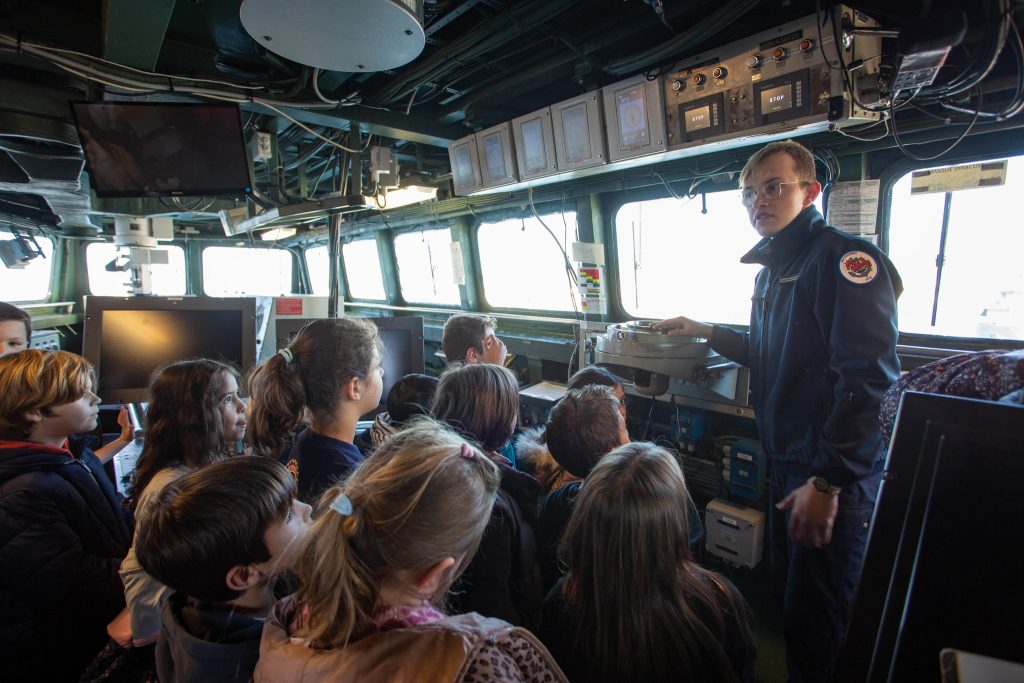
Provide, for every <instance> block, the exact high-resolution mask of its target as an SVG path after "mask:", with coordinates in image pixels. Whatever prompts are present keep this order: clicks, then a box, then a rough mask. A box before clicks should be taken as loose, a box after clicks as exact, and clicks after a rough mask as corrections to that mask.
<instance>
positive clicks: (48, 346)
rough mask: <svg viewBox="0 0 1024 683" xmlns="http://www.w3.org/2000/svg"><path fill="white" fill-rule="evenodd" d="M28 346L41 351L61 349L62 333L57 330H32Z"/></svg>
mask: <svg viewBox="0 0 1024 683" xmlns="http://www.w3.org/2000/svg"><path fill="white" fill-rule="evenodd" d="M28 347H29V348H30V349H39V350H40V351H60V333H59V332H57V330H32V339H31V341H29V343H28Z"/></svg>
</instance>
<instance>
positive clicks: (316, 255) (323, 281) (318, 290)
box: [304, 244, 331, 296]
mask: <svg viewBox="0 0 1024 683" xmlns="http://www.w3.org/2000/svg"><path fill="white" fill-rule="evenodd" d="M304 254H305V257H306V270H307V271H309V283H310V284H311V285H312V286H313V294H315V295H316V296H327V295H328V294H330V289H331V283H330V274H331V267H330V263H329V262H328V260H327V245H326V244H325V245H323V246H320V247H310V248H309V249H306V251H305V252H304Z"/></svg>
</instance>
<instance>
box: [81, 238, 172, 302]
mask: <svg viewBox="0 0 1024 683" xmlns="http://www.w3.org/2000/svg"><path fill="white" fill-rule="evenodd" d="M160 251H166V252H167V264H166V265H164V264H157V265H151V266H150V271H149V272H150V284H151V287H152V293H153V294H156V295H157V296H183V295H184V294H185V250H184V249H182V248H181V247H175V246H166V247H160ZM121 254H123V255H124V256H128V254H129V249H127V248H125V249H123V250H121V251H120V252H119V251H118V248H117V247H115V246H114V245H113V244H111V243H109V242H93V243H91V244H89V245H88V246H86V248H85V263H86V268H87V270H88V272H89V291H90V292H92V293H93V294H95V295H97V296H125V295H127V294H130V293H131V287H130V285H129V280H130V279H131V274H130V273H129V272H128V271H125V270H122V271H113V272H111V271H108V270H107V269H106V266H107V264H108V263H110V262H111V261H113V260H114V259H115V258H116V257H117V256H119V255H121Z"/></svg>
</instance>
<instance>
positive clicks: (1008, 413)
mask: <svg viewBox="0 0 1024 683" xmlns="http://www.w3.org/2000/svg"><path fill="white" fill-rule="evenodd" d="M1022 485H1024V406H1020V405H1014V404H1007V403H996V402H992V401H982V400H977V399H967V398H959V397H953V396H945V395H936V394H922V393H916V392H908V393H906V394H904V396H903V399H902V403H901V404H900V409H899V413H898V415H897V419H896V431H895V433H894V435H893V440H892V445H891V447H890V450H889V458H888V461H887V463H886V474H885V480H884V481H883V483H882V488H881V491H880V493H879V497H878V502H877V504H876V507H875V514H874V518H873V520H872V523H871V532H870V537H869V539H868V548H867V554H866V555H865V559H864V567H863V570H862V573H861V578H860V583H859V585H858V588H857V594H856V596H855V598H854V604H853V613H852V617H851V620H850V624H849V628H848V631H847V636H846V640H845V642H844V644H843V648H842V651H841V653H840V657H839V661H838V664H837V668H836V673H835V680H837V681H858V682H863V681H939V680H941V673H940V668H939V667H940V660H939V653H940V652H941V651H942V649H943V648H953V649H957V650H965V651H968V652H974V653H977V654H981V655H987V656H990V657H996V658H999V659H1008V660H1011V661H1021V660H1022V659H1024V651H1022V650H1021V627H1020V619H1021V615H1022V614H1024V582H1022V581H1021V577H1022V576H1024V543H1022V542H1021V539H1022V538H1024V494H1022V491H1021V487H1022Z"/></svg>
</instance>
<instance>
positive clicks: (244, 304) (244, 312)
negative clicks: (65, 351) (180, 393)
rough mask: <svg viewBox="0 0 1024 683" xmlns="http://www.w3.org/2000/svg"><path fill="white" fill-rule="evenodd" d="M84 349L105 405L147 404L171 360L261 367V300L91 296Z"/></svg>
mask: <svg viewBox="0 0 1024 683" xmlns="http://www.w3.org/2000/svg"><path fill="white" fill-rule="evenodd" d="M82 347H83V353H82V355H83V356H85V358H86V359H88V360H89V362H91V363H92V364H93V366H94V367H95V368H96V375H97V377H98V378H99V382H98V385H99V386H98V392H97V393H98V394H99V395H100V398H102V399H103V401H104V402H105V403H116V402H117V401H124V402H125V403H142V402H145V401H148V396H147V394H148V391H149V380H150V377H151V376H152V374H153V371H154V370H156V369H157V368H159V367H160V366H162V365H165V364H166V363H170V362H173V361H177V360H187V359H191V358H209V359H211V360H216V361H220V362H223V363H227V364H229V365H232V366H234V367H236V368H238V369H239V370H241V371H242V372H245V371H246V370H248V369H249V368H250V367H252V366H253V365H255V363H256V299H254V298H252V297H248V298H234V299H227V298H226V299H214V298H208V297H113V296H87V297H86V298H85V334H84V341H83V343H82Z"/></svg>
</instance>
